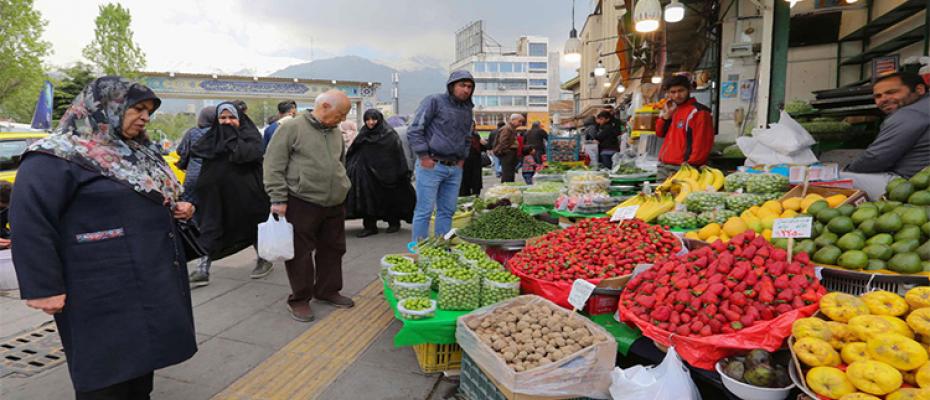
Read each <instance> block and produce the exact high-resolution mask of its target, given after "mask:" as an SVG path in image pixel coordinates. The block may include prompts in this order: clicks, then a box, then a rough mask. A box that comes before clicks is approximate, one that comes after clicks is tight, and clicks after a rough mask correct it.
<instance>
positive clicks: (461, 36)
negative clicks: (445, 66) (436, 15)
mask: <svg viewBox="0 0 930 400" xmlns="http://www.w3.org/2000/svg"><path fill="white" fill-rule="evenodd" d="M483 51H484V21H481V20H478V21H475V22H472V23H471V24H469V25H467V26H466V27H464V28H462V29H459V30H458V32H455V61H458V60H461V59H463V58H466V57H471V56H473V55H475V54H480V53H482V52H483Z"/></svg>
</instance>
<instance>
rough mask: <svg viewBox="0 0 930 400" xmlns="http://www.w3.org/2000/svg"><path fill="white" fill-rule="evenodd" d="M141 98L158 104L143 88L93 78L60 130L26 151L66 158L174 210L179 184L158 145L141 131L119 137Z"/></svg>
mask: <svg viewBox="0 0 930 400" xmlns="http://www.w3.org/2000/svg"><path fill="white" fill-rule="evenodd" d="M145 100H154V102H155V109H158V106H159V105H161V100H160V99H159V98H158V97H156V96H155V93H154V92H152V90H151V89H149V88H148V87H146V86H144V85H141V84H138V83H132V82H130V81H129V80H127V79H125V78H120V77H116V76H106V77H102V78H98V79H95V80H94V81H93V82H91V83H90V84H89V85H87V87H86V88H84V90H83V91H81V93H80V94H79V95H78V96H77V97H75V98H74V101H72V102H71V106H70V107H69V108H68V110H67V111H65V114H64V116H63V117H62V118H61V123H60V124H59V128H58V129H57V130H56V131H55V132H54V133H53V134H51V135H49V136H48V137H46V138H44V139H42V140H39V141H37V142H35V143H33V144H32V145H31V146H29V147H28V148H27V149H26V153H29V152H38V153H45V154H49V155H52V156H55V157H58V158H61V159H64V160H68V161H70V162H72V163H75V164H77V165H79V166H81V167H83V168H86V169H88V170H91V171H94V172H97V173H100V174H101V175H103V176H106V177H107V178H110V179H113V180H115V181H117V182H120V183H123V184H125V185H127V186H129V187H131V188H132V189H133V190H135V191H136V192H138V193H140V194H142V195H144V196H146V197H148V198H150V199H152V200H155V201H158V202H159V203H161V204H164V205H167V206H171V207H173V206H174V204H175V203H176V202H177V200H178V198H179V197H180V195H181V190H182V189H181V184H180V183H179V182H178V179H177V177H175V175H174V173H173V172H172V171H171V168H170V167H169V166H168V163H167V162H165V160H164V158H162V155H161V150H160V149H159V147H158V145H157V144H156V143H154V142H152V141H151V140H150V139H149V137H148V135H147V134H146V132H144V131H143V132H141V133H139V135H138V136H136V137H135V138H133V139H125V138H124V137H123V136H122V133H121V131H122V126H123V114H124V113H125V111H126V110H127V109H128V108H130V107H132V106H134V105H136V104H138V103H140V102H142V101H145ZM153 112H154V110H153Z"/></svg>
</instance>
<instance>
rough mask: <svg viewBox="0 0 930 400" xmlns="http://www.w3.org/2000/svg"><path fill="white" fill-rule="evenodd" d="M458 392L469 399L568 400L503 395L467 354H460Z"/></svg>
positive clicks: (582, 398)
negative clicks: (460, 368) (460, 366)
mask: <svg viewBox="0 0 930 400" xmlns="http://www.w3.org/2000/svg"><path fill="white" fill-rule="evenodd" d="M459 392H460V394H462V395H464V396H465V397H467V398H468V399H469V400H537V399H538V400H543V399H545V400H555V399H566V400H569V399H567V398H564V397H542V396H529V395H524V394H518V393H513V394H510V395H509V396H508V395H505V394H504V393H503V392H501V391H500V389H498V388H497V385H495V384H494V382H493V381H492V380H491V379H489V378H488V377H487V375H485V374H484V371H482V370H481V368H479V367H478V365H477V364H475V362H474V361H472V359H471V358H469V357H468V355H467V354H466V355H464V356H462V373H461V375H459ZM570 400H587V398H585V397H577V398H574V399H570Z"/></svg>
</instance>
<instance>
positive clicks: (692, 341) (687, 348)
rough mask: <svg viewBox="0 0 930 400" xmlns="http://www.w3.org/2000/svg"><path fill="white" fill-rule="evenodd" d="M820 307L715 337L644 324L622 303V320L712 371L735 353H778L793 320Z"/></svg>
mask: <svg viewBox="0 0 930 400" xmlns="http://www.w3.org/2000/svg"><path fill="white" fill-rule="evenodd" d="M818 307H819V305H818V303H814V304H810V305H807V306H805V307H804V308H799V309H796V310H794V311H791V312H787V313H785V314H781V315H779V316H778V317H776V318H774V319H772V320H769V321H765V322H763V323H757V324H754V325H752V326H750V327H748V328H745V329H741V330H740V331H738V332H734V333H727V334H720V335H713V336H694V337H692V336H680V335H676V334H674V333H672V332H669V331H666V330H663V329H659V328H658V327H657V326H655V325H652V324H650V323H649V322H647V321H643V320H642V319H640V318H639V317H637V316H636V315H634V314H633V312H632V311H631V310H629V309H627V308H626V307H624V306H623V302H622V301H621V302H620V309H619V313H620V319H621V320H622V321H623V322H628V323H631V324H633V325H636V327H637V328H639V329H640V330H641V331H642V332H643V335H644V336H646V337H648V338H650V339H652V340H653V341H655V342H656V343H659V344H661V345H663V346H666V347H671V346H672V345H674V346H675V349H676V350H678V354H679V355H680V356H681V358H682V359H684V360H685V361H687V362H688V364H690V365H691V366H694V367H697V368H701V369H706V370H713V369H714V364H716V363H717V361H719V360H720V359H722V358H724V357H728V356H731V355H733V354H736V353H744V352H746V351H748V350H752V349H763V350H765V351H770V352H771V351H775V350H778V349H779V348H781V345H782V343H784V342H785V339H787V338H788V336H791V325H792V324H794V321H796V320H798V319H801V318H806V317H810V316H811V315H813V314H814V313H815V312H817V308H818Z"/></svg>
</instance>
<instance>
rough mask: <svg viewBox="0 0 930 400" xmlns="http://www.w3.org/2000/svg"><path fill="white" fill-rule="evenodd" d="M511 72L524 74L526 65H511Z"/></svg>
mask: <svg viewBox="0 0 930 400" xmlns="http://www.w3.org/2000/svg"><path fill="white" fill-rule="evenodd" d="M513 72H526V63H513Z"/></svg>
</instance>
